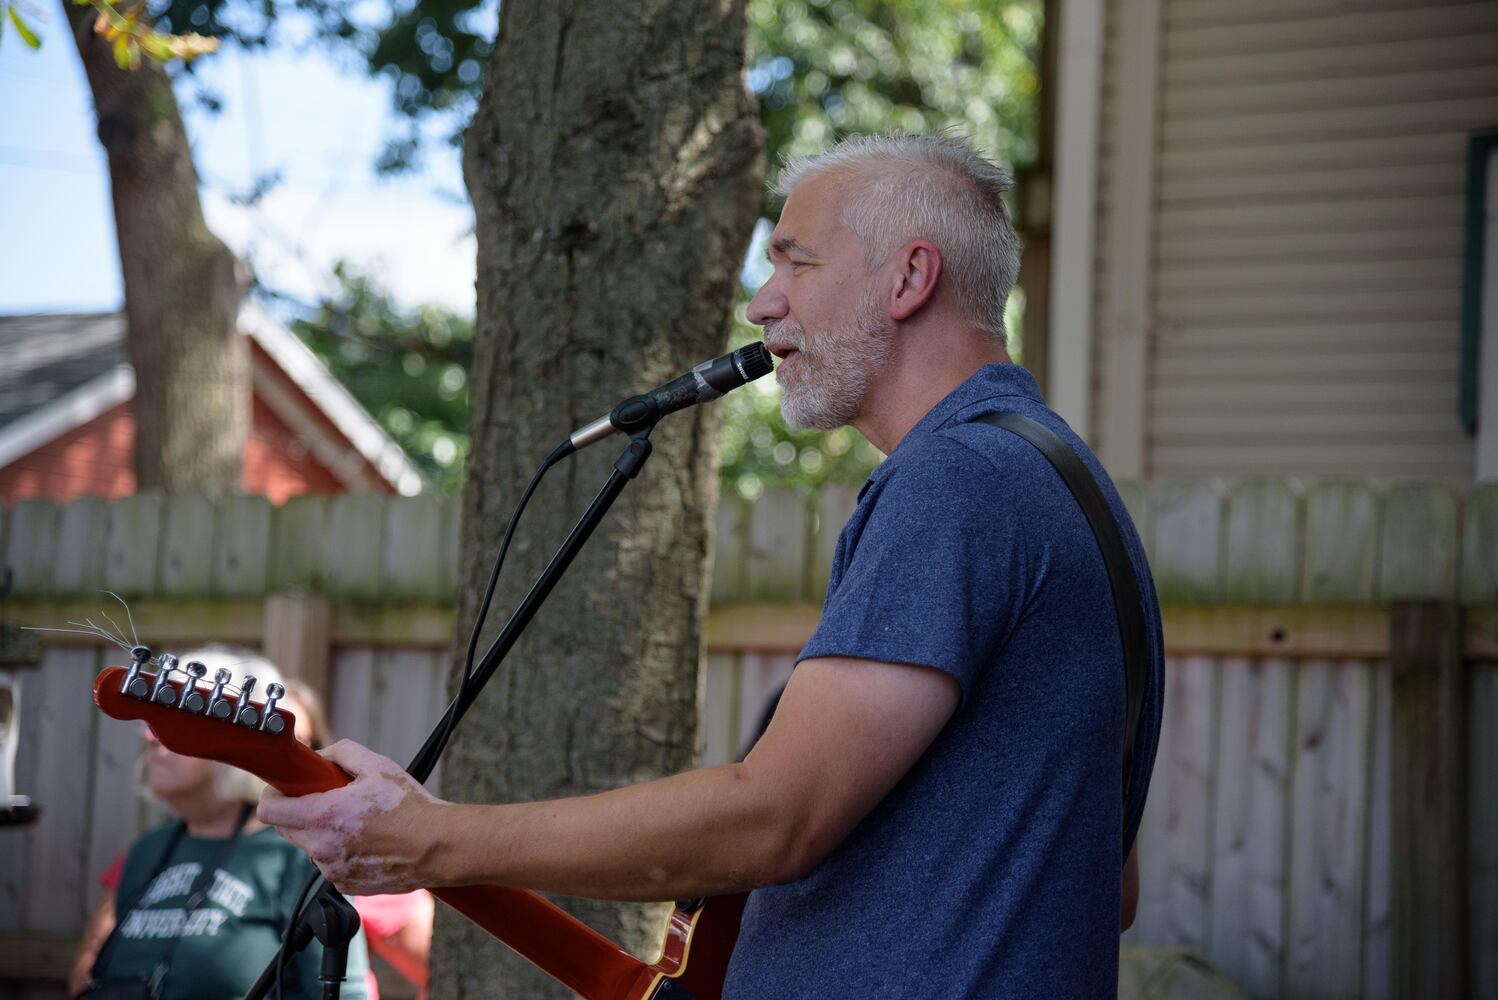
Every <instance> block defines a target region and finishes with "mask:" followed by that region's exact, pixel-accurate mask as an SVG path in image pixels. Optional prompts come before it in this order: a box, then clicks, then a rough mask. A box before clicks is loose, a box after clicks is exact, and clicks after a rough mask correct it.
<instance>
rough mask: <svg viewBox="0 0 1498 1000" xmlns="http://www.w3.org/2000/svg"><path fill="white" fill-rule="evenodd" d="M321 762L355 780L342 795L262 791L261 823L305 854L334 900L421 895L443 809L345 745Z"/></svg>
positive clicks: (391, 766) (373, 756)
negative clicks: (342, 894)
mask: <svg viewBox="0 0 1498 1000" xmlns="http://www.w3.org/2000/svg"><path fill="white" fill-rule="evenodd" d="M322 755H323V756H324V757H326V758H327V759H328V760H331V761H332V762H333V763H335V764H337V765H338V766H339V767H341V768H343V769H344V770H345V771H347V772H348V773H349V774H351V775H353V778H354V780H353V781H352V782H350V783H349V784H347V785H344V786H343V787H342V788H335V789H333V790H332V791H328V792H315V793H313V794H311V795H303V796H301V797H299V798H288V797H287V796H285V795H282V794H281V793H280V792H277V791H276V790H275V789H273V788H267V789H266V790H265V794H264V795H263V796H262V797H261V799H260V809H259V812H258V815H259V817H260V821H261V822H263V823H268V824H270V825H271V826H274V827H275V828H276V829H277V830H279V831H280V832H281V835H282V836H283V837H285V838H286V839H287V840H289V841H291V842H292V843H293V844H295V845H296V846H297V847H300V848H301V849H302V850H303V851H305V852H306V854H307V856H308V857H309V858H311V859H312V863H313V864H315V865H317V867H318V869H319V870H321V871H322V873H323V876H324V877H325V878H326V879H327V880H328V881H329V882H331V883H332V884H333V885H334V887H336V888H337V889H338V891H340V892H346V893H353V894H356V895H361V896H363V895H373V894H375V893H382V892H408V891H410V890H411V889H416V888H421V887H424V885H425V884H426V883H425V881H424V874H425V873H424V872H423V870H422V866H423V863H424V862H425V861H426V860H428V857H429V855H430V853H431V850H432V846H433V841H432V838H431V837H430V836H429V832H430V831H431V830H432V829H433V827H434V825H435V824H434V823H433V816H434V815H435V814H436V812H437V811H438V810H439V809H440V808H441V807H442V805H443V803H441V802H440V801H438V800H437V799H435V798H433V797H432V796H431V795H429V794H427V791H426V789H424V788H422V787H421V786H420V785H419V784H417V783H416V779H415V778H412V777H411V776H410V775H409V774H407V773H406V772H405V770H404V769H403V768H402V767H401V766H400V765H399V764H397V763H396V762H395V761H393V760H391V759H390V758H388V757H382V756H380V755H379V754H377V753H375V752H374V751H373V750H370V749H367V748H366V747H362V746H360V745H359V744H357V743H354V742H352V741H350V740H340V741H339V742H337V743H335V744H333V745H332V746H330V747H328V749H326V750H324V751H322Z"/></svg>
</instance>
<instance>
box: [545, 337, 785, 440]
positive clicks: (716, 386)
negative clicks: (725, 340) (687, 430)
mask: <svg viewBox="0 0 1498 1000" xmlns="http://www.w3.org/2000/svg"><path fill="white" fill-rule="evenodd" d="M773 369H774V362H773V361H771V355H770V351H769V348H767V347H765V345H764V342H763V341H760V342H758V343H754V344H750V345H749V346H748V347H741V348H739V349H738V350H737V351H732V352H730V353H728V354H725V355H723V356H722V357H721V358H714V359H713V360H711V361H704V362H702V364H700V365H698V366H697V367H695V368H693V369H692V370H691V371H689V372H687V373H686V374H685V375H678V376H677V377H676V378H674V379H672V380H671V381H669V382H667V383H666V384H665V385H662V386H658V387H656V388H654V389H651V390H650V391H649V392H647V393H645V394H643V395H640V396H631V397H630V398H629V399H626V400H625V401H624V402H622V403H620V404H619V405H618V406H616V407H614V408H613V410H611V411H610V412H609V414H608V415H607V416H603V417H599V418H598V419H597V420H595V421H593V422H592V423H591V424H588V425H587V426H585V427H581V428H579V429H578V430H575V431H573V432H572V436H571V437H570V438H569V439H568V440H569V442H570V444H571V445H572V447H571V449H570V450H571V451H578V450H580V449H583V448H586V447H587V446H588V445H590V444H593V443H594V442H595V441H601V440H603V439H604V438H606V437H608V436H609V435H610V434H614V433H617V432H621V431H622V432H624V433H628V432H630V431H632V430H636V429H638V428H640V427H644V426H646V425H647V424H651V423H654V422H655V421H656V420H659V419H660V418H661V417H664V416H665V415H666V414H668V413H675V412H676V411H677V410H684V409H686V408H687V407H688V406H696V405H697V404H698V403H706V402H708V401H710V400H714V399H717V398H718V397H719V396H721V395H723V394H724V393H725V392H728V391H730V390H732V389H737V388H738V387H739V386H741V385H743V384H745V383H746V382H753V381H754V380H755V379H757V378H762V377H764V376H765V375H768V374H770V372H771V371H772V370H773Z"/></svg>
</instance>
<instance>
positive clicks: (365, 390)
mask: <svg viewBox="0 0 1498 1000" xmlns="http://www.w3.org/2000/svg"><path fill="white" fill-rule="evenodd" d="M334 274H335V277H336V278H337V279H338V288H337V290H336V292H335V293H334V294H333V295H331V296H329V297H327V298H325V299H324V300H323V301H322V302H320V303H319V304H318V305H317V306H316V307H315V309H314V310H313V312H312V315H311V316H310V317H308V318H305V319H298V320H294V321H293V322H292V324H291V327H292V330H293V331H294V332H295V333H296V335H297V336H299V337H301V338H302V341H303V343H305V344H306V345H307V346H308V347H310V348H311V349H312V351H313V352H314V353H315V354H316V355H317V356H318V357H319V358H321V359H322V361H323V363H324V364H326V365H327V366H328V368H329V370H330V371H332V373H333V374H334V375H335V376H337V378H338V380H339V381H340V382H342V383H343V385H344V387H345V388H347V389H348V391H349V392H350V393H352V394H353V396H354V398H355V399H357V400H358V401H359V402H360V403H361V404H363V406H364V408H365V409H366V410H368V411H369V412H370V413H372V414H373V415H374V417H375V419H376V420H378V421H379V422H380V426H381V427H383V428H385V430H386V432H387V433H389V434H390V436H391V437H393V438H394V439H395V440H396V441H397V442H398V443H399V444H400V446H401V447H402V448H404V449H405V450H406V453H407V454H408V455H410V457H411V460H412V461H413V462H415V463H416V465H417V467H418V468H419V469H420V470H421V472H422V475H423V476H424V477H425V479H426V481H427V483H428V485H429V486H430V487H432V488H433V489H435V490H437V491H438V492H441V493H455V492H457V491H458V490H459V489H460V488H461V486H462V483H463V469H464V466H465V464H466V463H467V460H468V373H469V371H471V370H472V365H473V319H472V318H471V317H467V316H458V315H455V314H454V313H451V312H448V311H446V310H444V309H440V308H438V307H436V306H423V307H421V308H419V309H401V308H400V307H398V306H397V305H396V304H395V302H394V301H393V300H392V299H391V298H390V296H389V294H388V293H386V292H385V291H384V290H383V289H382V288H380V287H379V285H377V284H376V283H375V282H374V281H373V280H371V279H370V278H368V277H366V276H363V275H360V274H358V273H357V272H355V271H353V270H352V269H351V268H350V267H349V266H348V265H347V264H346V263H340V264H339V265H338V266H337V267H336V268H335V271H334Z"/></svg>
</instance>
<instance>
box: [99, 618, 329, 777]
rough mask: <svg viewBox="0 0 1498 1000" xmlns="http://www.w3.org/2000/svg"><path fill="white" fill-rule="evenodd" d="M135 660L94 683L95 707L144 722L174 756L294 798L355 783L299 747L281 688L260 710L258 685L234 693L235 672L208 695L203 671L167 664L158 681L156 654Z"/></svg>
mask: <svg viewBox="0 0 1498 1000" xmlns="http://www.w3.org/2000/svg"><path fill="white" fill-rule="evenodd" d="M131 652H132V655H133V656H134V657H135V662H134V663H133V664H132V665H131V666H130V667H109V668H107V669H106V670H105V671H104V672H103V673H101V674H100V675H99V676H98V677H97V678H96V679H95V680H94V703H95V704H96V705H98V706H99V708H100V709H101V710H103V712H104V714H105V715H108V716H109V717H111V718H114V719H122V720H127V721H128V720H133V719H139V720H141V721H143V722H145V723H146V725H148V726H150V727H151V732H152V733H154V734H155V736H156V738H157V739H158V740H160V741H161V745H162V746H164V747H166V748H167V749H168V750H171V751H172V752H173V753H179V754H182V755H183V756H186V757H200V758H203V759H205V760H215V761H218V762H220V763H223V764H228V765H230V766H232V767H237V768H240V769H242V770H245V771H249V772H250V773H251V774H254V775H256V776H257V777H259V778H261V779H262V780H264V781H265V782H266V783H268V784H270V785H272V786H274V787H275V788H277V789H279V790H280V791H282V792H284V793H286V794H287V795H305V794H307V793H308V792H315V791H324V790H326V789H328V788H334V787H337V786H338V785H342V784H345V783H347V781H348V776H347V775H346V774H344V772H343V771H342V770H340V769H339V768H338V767H337V766H335V765H334V764H331V763H329V762H328V761H325V760H323V758H321V757H319V756H318V755H317V754H315V753H313V752H312V750H311V749H310V748H308V747H307V746H305V745H303V744H301V743H299V742H297V740H296V738H295V736H294V735H293V734H294V733H295V731H296V716H294V715H293V714H292V713H291V712H289V711H286V710H285V709H283V708H279V707H278V706H277V705H276V702H277V701H279V700H280V698H281V697H282V695H283V694H285V691H284V689H282V687H281V685H279V684H271V685H268V686H267V688H266V695H267V697H266V700H265V701H264V702H256V701H252V700H251V699H250V697H249V692H250V690H251V689H253V686H254V678H251V677H246V678H245V679H244V681H243V687H242V688H239V689H234V688H233V687H232V686H231V685H230V684H229V680H230V673H229V671H227V670H219V671H218V673H217V675H216V676H215V678H214V683H213V686H212V688H211V690H204V689H203V688H201V687H200V686H199V684H198V682H199V681H200V680H202V679H203V678H204V675H205V674H206V673H207V668H206V667H204V666H203V665H202V664H201V663H189V664H188V665H187V666H186V667H185V668H181V669H179V668H178V667H177V665H176V663H177V661H176V658H175V657H169V656H163V657H162V665H161V669H160V670H159V671H158V672H157V673H155V674H151V673H147V672H146V670H145V669H144V668H145V666H146V664H147V663H148V662H149V659H150V652H149V650H146V649H145V648H144V647H136V649H134V650H132V651H131Z"/></svg>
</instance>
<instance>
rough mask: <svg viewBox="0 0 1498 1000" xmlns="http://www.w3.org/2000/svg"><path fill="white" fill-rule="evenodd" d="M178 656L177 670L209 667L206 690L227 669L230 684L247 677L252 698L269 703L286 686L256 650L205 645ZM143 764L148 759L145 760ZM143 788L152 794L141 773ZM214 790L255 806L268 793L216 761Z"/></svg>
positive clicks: (253, 780) (262, 784)
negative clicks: (273, 688)
mask: <svg viewBox="0 0 1498 1000" xmlns="http://www.w3.org/2000/svg"><path fill="white" fill-rule="evenodd" d="M173 655H175V656H177V660H178V663H177V669H179V670H180V669H182V668H183V667H186V666H187V665H188V664H189V663H191V662H193V661H194V660H196V661H198V662H199V663H201V664H203V665H204V666H205V667H207V668H208V674H207V676H206V677H205V678H204V679H203V680H201V681H199V682H198V686H199V687H200V688H202V689H203V690H205V691H206V690H209V689H210V688H211V687H212V681H213V675H214V674H215V673H216V672H217V671H218V670H219V669H220V668H224V669H227V670H229V671H230V672H232V673H233V675H234V676H233V677H232V678H231V680H230V683H231V684H233V685H234V686H235V687H238V686H239V684H240V682H242V681H243V680H244V678H245V677H246V676H251V677H254V678H255V690H254V691H252V692H251V694H250V696H251V698H254V697H256V696H257V695H258V696H259V698H260V700H261V701H264V700H265V691H266V688H268V687H270V685H272V684H280V685H282V686H283V687H284V686H285V684H286V681H285V679H284V678H283V677H282V676H281V670H280V668H278V667H277V666H276V665H275V664H274V663H272V662H271V661H269V660H267V659H266V658H265V657H263V656H261V655H260V654H259V653H257V652H255V651H254V650H252V649H247V648H245V647H243V646H225V645H222V644H220V643H214V644H212V645H208V646H203V647H201V648H199V649H193V650H189V651H188V652H185V653H179V654H173ZM141 759H142V762H144V760H145V758H144V757H142V758H141ZM140 777H141V779H142V780H141V782H140V784H141V788H142V790H143V791H144V792H145V794H146V795H147V796H149V795H150V792H149V787H148V783H147V782H146V780H145V778H146V774H145V772H144V770H142V772H141V775H140ZM213 791H214V794H216V795H217V796H218V797H219V798H221V799H223V800H224V801H226V802H248V803H251V804H255V803H258V802H259V801H260V794H261V793H262V792H264V791H265V782H263V781H261V780H260V779H259V778H257V777H255V776H254V775H253V774H251V773H250V772H248V771H241V770H240V769H239V768H237V767H230V766H229V765H228V764H220V763H219V762H218V761H214V762H213Z"/></svg>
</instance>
